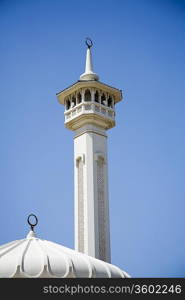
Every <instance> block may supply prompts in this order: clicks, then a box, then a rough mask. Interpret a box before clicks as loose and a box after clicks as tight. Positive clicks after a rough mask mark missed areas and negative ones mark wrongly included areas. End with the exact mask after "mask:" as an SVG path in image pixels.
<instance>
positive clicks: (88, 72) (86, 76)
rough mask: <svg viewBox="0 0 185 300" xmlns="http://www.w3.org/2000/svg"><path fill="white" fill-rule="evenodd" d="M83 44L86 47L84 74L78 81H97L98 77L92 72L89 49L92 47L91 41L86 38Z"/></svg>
mask: <svg viewBox="0 0 185 300" xmlns="http://www.w3.org/2000/svg"><path fill="white" fill-rule="evenodd" d="M85 43H86V45H87V54H86V63H85V73H83V74H82V75H81V76H80V80H83V81H89V80H99V76H98V75H97V74H96V73H94V72H93V64H92V54H91V47H92V45H93V43H92V40H91V39H90V38H86V41H85Z"/></svg>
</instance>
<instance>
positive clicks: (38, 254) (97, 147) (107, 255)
mask: <svg viewBox="0 0 185 300" xmlns="http://www.w3.org/2000/svg"><path fill="white" fill-rule="evenodd" d="M86 45H87V53H86V64H85V72H84V73H83V74H82V75H81V76H80V79H79V80H78V81H77V82H75V83H74V84H72V85H70V86H69V87H67V88H66V89H64V90H62V91H61V92H59V93H57V98H58V101H59V103H60V104H62V105H64V107H65V112H64V117H65V127H66V128H68V129H70V130H72V131H74V178H75V180H74V188H75V193H74V194H75V199H74V200H75V250H73V249H70V248H67V247H64V246H62V245H59V244H56V243H54V242H51V241H47V240H44V239H40V238H39V237H37V235H36V233H35V230H34V227H35V225H36V224H37V217H36V216H34V215H30V216H29V217H28V223H29V225H30V227H31V230H30V231H29V233H28V235H27V236H26V238H24V239H20V240H16V241H12V242H10V243H7V244H5V245H2V246H0V278H81V277H85V278H97V277H102V278H115V277H117V278H129V277H130V275H129V274H127V273H126V272H125V271H123V270H122V269H120V268H119V267H117V266H115V265H113V264H111V251H110V228H109V200H108V161H107V134H106V131H107V130H108V129H111V128H112V127H114V126H115V106H116V104H117V103H118V102H119V101H121V100H122V92H121V91H120V90H119V89H117V88H114V87H112V86H109V85H107V84H105V83H102V82H101V81H99V76H98V75H97V74H96V73H94V71H93V65H92V53H91V51H92V50H91V48H92V46H93V44H92V41H91V39H89V38H87V39H86ZM33 217H34V218H35V222H34V223H33V221H32V222H31V219H32V220H33Z"/></svg>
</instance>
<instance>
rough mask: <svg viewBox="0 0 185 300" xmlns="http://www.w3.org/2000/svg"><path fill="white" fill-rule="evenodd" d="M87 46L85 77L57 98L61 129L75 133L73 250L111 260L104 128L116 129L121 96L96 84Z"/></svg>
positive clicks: (104, 86)
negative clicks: (62, 108) (62, 119)
mask: <svg viewBox="0 0 185 300" xmlns="http://www.w3.org/2000/svg"><path fill="white" fill-rule="evenodd" d="M86 45H87V54H86V66H85V73H83V74H82V75H81V76H80V80H79V81H77V82H76V83H74V84H73V85H71V86H69V87H68V88H66V89H65V90H63V91H61V92H59V93H58V94H57V97H58V100H59V102H60V103H61V104H63V105H65V113H64V115H65V126H66V128H68V129H70V130H73V131H74V134H75V135H74V174H75V179H74V180H75V249H76V250H77V251H80V252H83V253H85V254H88V255H90V256H93V257H96V258H98V259H101V260H104V261H106V262H110V229H109V199H108V198H109V197H108V160H107V135H106V130H108V129H110V128H112V127H114V126H115V104H116V103H117V102H119V101H121V99H122V93H121V91H120V90H118V89H116V88H113V87H111V86H109V85H106V84H104V83H102V82H100V81H99V77H98V75H97V74H96V73H94V72H93V66H92V57H91V47H92V41H91V40H90V39H89V38H87V39H86Z"/></svg>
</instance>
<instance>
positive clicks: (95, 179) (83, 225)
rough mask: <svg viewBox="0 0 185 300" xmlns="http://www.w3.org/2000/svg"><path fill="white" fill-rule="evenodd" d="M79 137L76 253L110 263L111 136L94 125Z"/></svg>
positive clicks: (83, 129)
mask: <svg viewBox="0 0 185 300" xmlns="http://www.w3.org/2000/svg"><path fill="white" fill-rule="evenodd" d="M75 133H76V135H75V138H74V154H75V155H74V157H75V164H74V168H75V170H74V171H75V172H74V173H75V249H76V250H77V251H80V252H83V253H86V254H88V255H90V256H93V257H96V258H98V259H101V260H104V261H107V262H110V230H109V204H108V170H107V169H108V168H107V136H106V133H105V131H104V130H101V129H100V128H98V127H96V126H94V125H85V126H83V127H81V128H80V129H78V130H76V131H75Z"/></svg>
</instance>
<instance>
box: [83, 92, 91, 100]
mask: <svg viewBox="0 0 185 300" xmlns="http://www.w3.org/2000/svg"><path fill="white" fill-rule="evenodd" d="M84 99H85V101H91V93H90V91H89V90H86V91H85V97H84Z"/></svg>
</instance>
